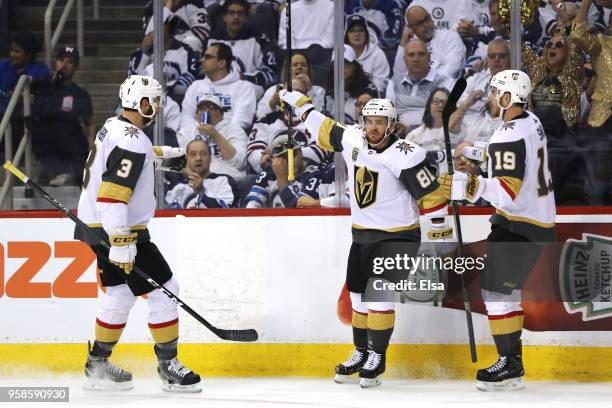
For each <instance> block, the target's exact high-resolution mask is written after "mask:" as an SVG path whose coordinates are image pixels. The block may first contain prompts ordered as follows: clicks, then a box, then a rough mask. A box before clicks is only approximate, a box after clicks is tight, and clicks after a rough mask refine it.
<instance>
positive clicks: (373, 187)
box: [354, 166, 378, 208]
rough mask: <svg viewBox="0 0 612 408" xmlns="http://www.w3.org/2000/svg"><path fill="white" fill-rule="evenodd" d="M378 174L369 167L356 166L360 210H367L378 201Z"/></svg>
mask: <svg viewBox="0 0 612 408" xmlns="http://www.w3.org/2000/svg"><path fill="white" fill-rule="evenodd" d="M377 190H378V172H377V171H374V170H370V169H368V168H367V167H365V166H364V167H358V166H355V192H354V194H355V199H356V200H357V204H358V205H359V208H366V207H368V206H370V205H372V204H374V202H375V201H376V191H377Z"/></svg>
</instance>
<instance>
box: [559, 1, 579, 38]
mask: <svg viewBox="0 0 612 408" xmlns="http://www.w3.org/2000/svg"><path fill="white" fill-rule="evenodd" d="M553 10H554V11H555V13H556V14H557V23H556V25H555V29H558V30H561V31H562V32H564V33H565V34H566V35H569V34H570V32H571V31H572V24H574V19H575V18H576V15H577V14H578V5H577V4H576V3H572V2H571V1H559V2H558V3H557V4H556V7H555V6H553Z"/></svg>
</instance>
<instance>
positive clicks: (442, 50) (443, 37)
mask: <svg viewBox="0 0 612 408" xmlns="http://www.w3.org/2000/svg"><path fill="white" fill-rule="evenodd" d="M406 23H407V24H406V29H405V30H404V34H403V35H402V41H401V44H400V46H399V47H398V49H397V54H396V55H395V63H394V64H393V74H395V75H396V74H403V73H405V72H406V71H407V70H408V69H407V67H406V64H405V62H404V59H403V56H404V47H405V46H406V43H407V42H408V41H409V40H410V39H412V38H414V37H416V38H418V39H419V40H421V41H423V42H424V43H425V44H426V46H427V50H428V51H429V53H430V54H431V65H432V66H433V67H434V68H436V69H437V70H438V72H439V73H441V74H443V75H446V76H449V77H451V78H455V79H456V78H458V77H459V76H460V74H461V72H462V70H463V66H464V65H465V44H463V41H462V40H461V37H459V34H458V33H457V32H456V31H454V30H438V29H436V26H435V25H434V22H433V19H432V18H431V14H429V13H428V12H427V10H425V9H424V8H423V7H421V6H412V7H409V8H408V10H406Z"/></svg>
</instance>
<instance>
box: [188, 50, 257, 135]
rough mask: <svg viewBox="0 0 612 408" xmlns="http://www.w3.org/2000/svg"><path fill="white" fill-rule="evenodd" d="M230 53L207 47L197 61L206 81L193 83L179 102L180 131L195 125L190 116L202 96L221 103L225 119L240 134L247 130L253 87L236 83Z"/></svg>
mask: <svg viewBox="0 0 612 408" xmlns="http://www.w3.org/2000/svg"><path fill="white" fill-rule="evenodd" d="M232 61H233V55H232V49H231V48H230V47H228V46H227V45H226V44H223V43H213V44H211V45H209V46H208V48H207V49H206V52H205V53H204V55H202V60H201V73H202V74H204V75H205V76H206V77H205V78H204V79H200V80H197V81H195V82H194V83H193V84H191V86H190V87H189V89H187V92H186V93H185V98H184V99H183V105H182V109H181V128H183V127H189V126H191V125H193V124H194V123H197V121H196V119H195V118H194V112H195V111H196V108H197V102H198V100H199V98H201V97H202V96H203V95H204V94H211V93H212V94H215V95H217V96H218V97H219V98H220V99H221V102H222V104H223V105H222V106H223V110H224V112H225V119H227V120H229V121H230V122H231V123H234V124H236V125H238V126H240V127H241V128H242V129H243V130H245V131H246V130H248V129H250V128H251V124H252V121H253V116H254V115H255V107H256V106H257V99H256V97H255V85H253V84H252V83H250V82H247V81H244V80H241V79H240V75H239V74H238V72H236V71H232V70H231V66H232Z"/></svg>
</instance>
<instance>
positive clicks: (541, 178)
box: [538, 147, 553, 197]
mask: <svg viewBox="0 0 612 408" xmlns="http://www.w3.org/2000/svg"><path fill="white" fill-rule="evenodd" d="M538 160H539V161H540V165H539V166H538V197H544V196H545V195H548V193H550V192H551V191H553V183H552V178H551V177H550V174H548V160H547V159H546V150H544V148H543V147H540V148H539V149H538ZM545 167H546V168H545ZM547 180H548V181H547Z"/></svg>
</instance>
